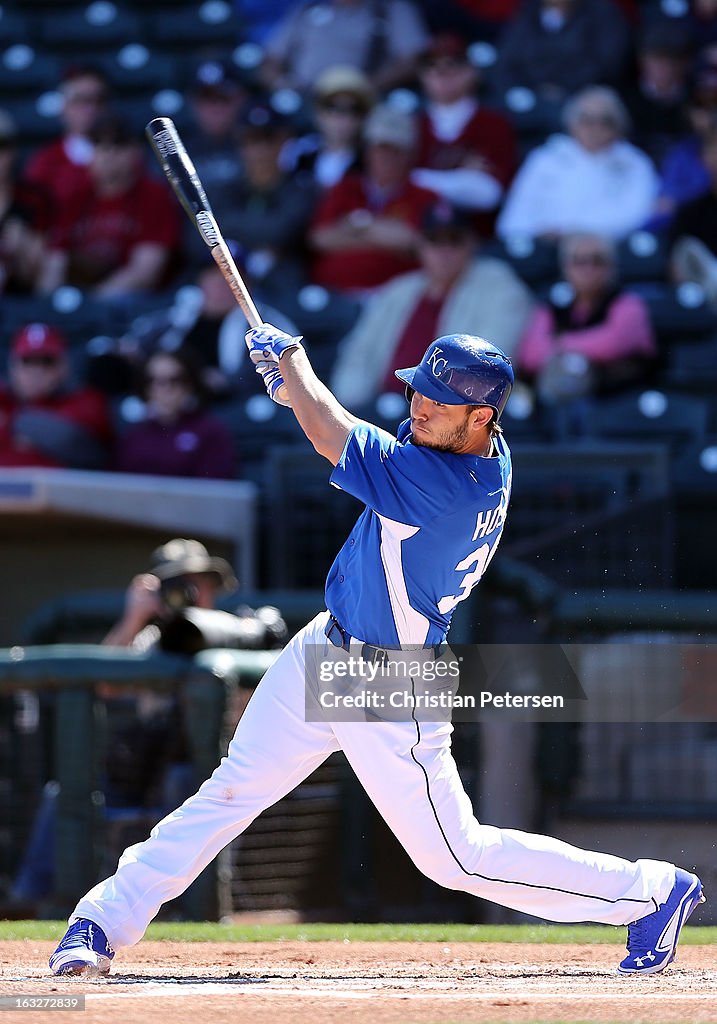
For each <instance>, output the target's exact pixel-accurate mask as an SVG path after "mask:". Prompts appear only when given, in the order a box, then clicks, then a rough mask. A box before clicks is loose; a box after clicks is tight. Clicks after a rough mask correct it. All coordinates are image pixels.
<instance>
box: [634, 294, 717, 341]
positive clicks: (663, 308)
mask: <svg viewBox="0 0 717 1024" xmlns="http://www.w3.org/2000/svg"><path fill="white" fill-rule="evenodd" d="M631 290H632V291H635V292H637V293H638V294H639V295H641V296H642V298H643V299H644V300H645V302H646V303H647V305H648V307H649V310H650V319H651V321H652V326H653V327H654V329H655V332H656V334H657V336H658V339H659V340H660V341H663V342H664V343H666V344H669V343H670V340H671V338H673V337H675V336H677V337H679V338H685V339H686V338H688V337H692V338H697V337H701V336H706V335H708V334H711V333H713V332H714V330H715V327H717V316H716V315H715V313H714V311H713V310H712V309H711V308H710V306H709V305H708V304H707V303H706V302H705V296H704V292H703V291H702V289H701V287H700V286H699V285H698V284H693V283H686V284H682V285H679V286H678V287H676V288H675V287H673V286H672V285H661V284H658V283H656V282H653V283H649V282H648V283H645V284H644V286H643V285H640V283H639V282H634V283H633V284H632V285H631Z"/></svg>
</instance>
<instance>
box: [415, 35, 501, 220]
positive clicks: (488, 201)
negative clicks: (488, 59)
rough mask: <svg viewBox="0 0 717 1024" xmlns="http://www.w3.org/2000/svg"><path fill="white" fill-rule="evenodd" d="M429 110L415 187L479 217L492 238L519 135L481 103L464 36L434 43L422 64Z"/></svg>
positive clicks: (440, 38) (424, 120)
mask: <svg viewBox="0 0 717 1024" xmlns="http://www.w3.org/2000/svg"><path fill="white" fill-rule="evenodd" d="M420 78H421V86H422V88H423V93H424V96H425V100H426V103H425V108H424V110H423V112H422V114H421V117H420V121H419V130H420V145H419V152H418V161H417V162H418V168H417V169H416V170H415V171H414V172H413V174H412V175H411V180H412V181H413V182H414V183H415V184H416V185H421V186H423V188H428V189H431V190H432V191H434V192H437V193H438V194H439V195H440V196H442V197H443V198H444V199H446V200H448V201H449V202H450V203H452V204H453V205H455V206H459V207H461V208H462V209H465V210H471V211H475V212H476V213H478V214H479V216H478V217H477V218H476V228H477V229H478V232H479V233H480V234H482V235H486V236H488V235H492V234H493V217H492V216H490V214H492V213H494V212H495V211H496V210H497V208H498V205H499V203H500V201H501V199H502V198H503V191H504V189H505V188H506V186H507V185H508V184H509V182H510V179H511V178H512V176H513V172H514V171H515V166H516V143H515V134H514V132H513V128H512V127H511V125H510V123H509V121H508V120H507V119H506V118H505V117H504V116H503V115H502V114H500V113H498V111H496V110H490V109H488V108H486V107H485V106H484V105H483V104H482V103H480V102H479V100H478V98H477V96H476V91H477V88H478V70H477V68H475V67H474V65H473V64H471V62H470V60H469V58H468V52H467V49H466V43H465V41H464V40H463V39H461V38H460V36H457V35H454V34H452V33H443V34H441V35H437V36H435V37H434V38H433V40H432V42H431V45H430V47H429V48H428V50H427V51H426V52H425V53H424V54H423V56H422V58H421V63H420Z"/></svg>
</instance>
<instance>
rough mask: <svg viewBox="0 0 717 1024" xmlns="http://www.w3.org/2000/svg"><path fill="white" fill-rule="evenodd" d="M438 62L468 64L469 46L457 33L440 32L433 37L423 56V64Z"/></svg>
mask: <svg viewBox="0 0 717 1024" xmlns="http://www.w3.org/2000/svg"><path fill="white" fill-rule="evenodd" d="M437 60H452V61H457V62H461V63H468V46H467V44H466V41H465V39H463V38H462V37H461V36H459V35H458V34H457V33H456V32H439V33H438V34H437V35H435V36H433V38H432V39H431V41H430V43H429V44H428V47H427V48H426V49H425V50H424V51H423V53H422V54H421V63H422V64H431V63H432V62H433V61H437Z"/></svg>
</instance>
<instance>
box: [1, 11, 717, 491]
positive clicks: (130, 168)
mask: <svg viewBox="0 0 717 1024" xmlns="http://www.w3.org/2000/svg"><path fill="white" fill-rule="evenodd" d="M673 6H674V5H673ZM678 6H679V5H678ZM238 7H239V8H240V9H241V13H242V15H243V17H244V19H245V21H246V26H247V28H246V31H247V40H250V41H252V42H253V43H256V44H257V46H260V47H261V49H260V50H259V51H258V52H260V53H261V60H258V61H256V62H254V64H253V65H252V66H251V67H245V66H240V64H238V63H237V62H235V61H232V60H226V59H224V57H223V56H222V57H221V59H220V58H219V57H218V56H215V55H212V54H208V55H206V59H205V56H204V55H200V59H198V60H197V62H195V66H194V67H193V70H192V73H191V76H190V77H188V78H187V80H186V81H185V82H184V83H181V84H182V85H183V88H184V92H185V96H186V112H187V113H186V117H185V122H186V123H182V125H181V128H182V136H183V138H184V140H185V142H186V145H187V148H188V150H189V152H190V155H191V156H192V158H193V160H194V163H195V165H196V167H197V170H198V172H199V175H200V177H201V179H202V181H203V183H204V186H205V189H206V191H207V193H208V195H209V198H210V200H211V203H212V206H213V208H214V211H215V213H216V216H217V220H218V222H219V224H220V226H221V227H222V230H223V232H224V234H225V236H226V237H227V238H228V239H229V240H230V247H231V249H232V253H233V255H234V257H235V259H236V261H237V264H238V265H239V266H240V268H241V269H242V271H243V273H244V274H245V276H246V278H247V281H248V284H249V287H250V289H251V291H252V293H253V294H254V295H255V298H256V301H257V304H258V306H259V309H260V312H261V314H262V316H263V317H264V318H265V319H266V320H267V321H269V322H272V323H274V324H276V325H277V326H279V327H281V328H282V329H284V330H288V331H290V332H292V333H301V332H302V331H304V332H305V333H306V335H307V337H306V341H307V348H308V351H309V353H310V355H315V356H316V361H317V363H318V367H319V370H320V372H321V374H322V375H323V376H324V377H325V379H326V380H327V382H328V383H329V384H330V385H331V386H332V388H333V389H334V390H335V392H336V394H337V396H338V397H339V399H340V400H341V401H342V402H344V403H345V404H346V405H347V406H348V407H349V408H351V409H352V410H355V411H357V412H361V411H362V410H365V409H366V408H367V407H369V406H370V405H371V403H372V402H375V400H376V398H377V397H378V396H380V395H382V394H384V393H386V392H392V391H398V390H399V388H398V382H397V381H396V379H395V378H394V376H393V371H394V370H395V369H396V368H397V367H400V366H406V365H410V364H412V363H414V362H416V361H417V360H418V359H419V358H420V355H421V354H422V352H423V351H424V349H425V347H426V345H427V344H428V343H429V342H430V341H431V340H432V339H433V338H434V337H437V336H438V335H440V334H443V333H451V332H458V331H466V332H470V333H474V334H481V335H484V336H485V337H487V338H489V339H491V340H492V341H494V342H495V343H497V344H499V345H500V346H501V347H502V348H503V349H504V350H505V351H506V352H507V353H508V354H509V355H510V356H511V358H512V359H513V361H514V364H515V367H516V372H517V376H518V378H519V379H520V381H521V382H522V389H523V394H528V395H529V396H530V399H531V401H533V402H536V403H538V405H544V406H552V405H555V404H556V403H561V402H568V401H572V400H574V399H575V398H576V397H584V396H585V395H590V396H597V397H598V398H599V397H600V396H602V395H604V394H609V393H615V392H617V391H619V390H620V389H624V388H626V387H632V386H635V385H636V384H641V383H646V382H649V381H650V379H651V374H652V373H653V372H654V368H655V366H656V364H657V363H658V362H659V359H660V352H659V346H658V343H657V340H656V335H655V330H654V325H653V324H652V323H651V317H650V311H649V306H648V304H647V303H646V301H645V298H644V295H643V294H641V290H640V288H639V287H637V288H635V287H633V286H632V284H631V283H630V282H625V281H623V280H622V279H621V275H620V261H619V258H618V250H619V247H620V245H621V244H624V243H625V241H626V240H627V239H628V238H630V237H632V236H633V235H634V234H635V233H636V232H639V233H642V234H641V237H642V236H644V237H648V236H649V237H651V238H654V240H655V246H657V247H659V248H660V251H664V253H665V262H664V270H663V277H664V285H665V287H671V286H675V285H678V284H680V283H682V282H694V283H695V284H696V285H698V286H699V287H700V288H701V289H702V290H703V293H704V297H705V301H706V303H707V304H708V305H710V304H711V305H712V307H713V309H714V310H715V311H716V313H717V16H716V15H717V5H716V4H715V3H714V2H713V0H694V2H693V3H692V4H691V5H689V7H688V5H686V4H685V5H684V9H683V8H682V7H680V9H679V11H677V9H676V8H675V10H674V11H672V10H671V9H670V7H669V5H667V6H665V5H663V6H660V5H657V4H637V3H636V2H634V0H523V2H518V0H442V2H441V3H440V4H439V3H436V2H434V0H321V2H308V3H307V2H304V0H301V2H297V0H273V2H271V3H252V2H242V3H240V4H238ZM60 92H61V96H62V112H61V119H62V125H63V134H62V135H61V137H58V138H57V139H54V140H52V141H50V142H49V143H47V144H45V145H41V146H36V147H32V148H31V149H30V151H27V148H26V147H25V148H24V149H23V147H21V146H20V145H19V143H18V140H19V138H20V137H21V134H22V132H21V129H22V126H21V125H18V124H17V123H15V122H14V121H13V119H12V117H11V116H10V114H9V113H7V112H6V111H4V110H0V209H1V210H2V213H1V215H0V290H1V291H2V295H3V297H6V301H7V302H11V301H12V300H13V299H14V298H16V297H18V298H31V297H36V298H37V300H38V308H42V309H43V310H46V309H47V308H48V307H47V304H46V299H47V297H51V296H53V295H56V294H57V293H58V290H60V289H63V288H64V289H67V288H73V289H78V290H79V291H80V292H81V294H82V296H83V297H84V298H85V300H86V301H87V302H89V303H91V304H95V305H104V306H105V307H106V308H107V309H108V310H109V311H110V312H109V317H108V322H109V323H110V324H111V323H112V322H113V320H114V322H115V323H116V324H117V329H116V331H114V332H113V331H112V330H109V331H106V332H105V334H104V335H103V337H102V339H99V340H100V341H101V344H99V343H98V339H97V338H92V339H91V338H89V337H87V338H82V339H80V341H81V353H80V355H81V357H80V358H78V357H77V351H76V350H77V339H74V338H73V339H68V338H67V337H65V336H63V331H62V328H61V326H60V325H58V324H57V323H53V322H52V317H51V316H49V315H46V316H44V317H42V318H40V319H38V318H36V317H31V318H28V321H27V322H25V323H21V324H18V325H16V326H15V329H14V330H13V331H12V332H11V333H9V334H8V336H7V337H6V338H5V339H4V340H5V352H6V357H7V367H6V372H5V381H4V383H3V384H2V387H1V388H0V466H23V465H27V466H70V467H77V468H90V469H91V468H105V469H117V470H120V471H124V472H133V473H157V474H166V475H174V476H177V475H179V476H192V477H213V478H233V477H237V476H241V475H242V473H243V468H242V466H243V456H244V455H245V454H246V453H243V452H241V451H239V450H238V443H237V437H236V433H235V432H233V431H232V429H231V426H230V425H229V424H230V423H231V415H229V414H228V410H229V411H231V410H235V409H237V408H238V407H239V406H241V407H242V408H244V407H245V406H246V403H247V402H251V401H252V400H254V401H256V400H259V401H260V400H261V395H262V394H263V392H262V388H261V382H260V381H259V380H258V379H257V378H256V375H255V374H254V373H253V372H252V371H253V367H252V366H251V364H249V363H248V360H247V358H246V354H245V348H244V344H243V335H244V332H245V330H246V320H245V318H244V316H243V314H242V313H241V311H240V310H239V309H238V307H237V306H236V304H235V302H234V299H233V297H232V294H231V292H230V290H229V288H228V286H227V285H226V283H225V282H224V279H223V278H222V276H221V274H220V272H219V271H218V269H217V268H216V266H215V265H214V263H213V262H212V260H211V257H210V256H209V254H208V250H207V249H206V247H205V246H204V244H203V242H202V240H201V239H200V237H199V236H198V234H197V233H196V231H195V230H194V229H193V227H192V226H191V224H190V223H189V221H188V219H187V218H186V217H185V216H184V214H183V213H182V211H181V208H180V207H179V205H178V203H177V202H176V200H175V199H174V197H173V196H172V194H171V192H170V191H169V189H168V187H167V185H166V183H165V181H164V179H163V177H162V175H161V172H160V171H159V168H158V167H157V165H156V161H154V160H153V159H152V157H151V155H150V152H149V149H148V146H147V144H146V143H145V141H144V139H143V137H142V133H141V131H139V130H138V129H137V126H136V125H135V124H134V123H133V122H132V121H131V120H128V119H127V118H126V116H124V115H123V114H122V113H121V112H120V110H121V104H120V103H119V100H120V99H121V97H119V96H117V95H116V94H114V93H113V91H112V89H111V88H110V83H109V81H108V78H107V77H106V75H105V73H104V72H103V70H102V69H101V67H100V65H97V66H94V65H92V64H91V63H90V62H88V63H87V64H84V65H82V66H80V65H77V64H71V65H68V66H67V67H66V69H65V73H64V76H63V79H62V82H61V85H60ZM516 251H521V252H523V253H525V252H530V251H535V252H536V253H543V254H545V253H546V252H547V253H549V258H550V260H552V263H551V264H550V265H551V266H552V267H553V268H554V269H553V280H552V281H548V282H546V283H545V285H541V287H539V288H535V287H534V286H533V282H532V281H531V280H530V278H529V277H525V276H521V274H520V273H519V272H518V271H517V269H516V266H515V263H514V261H513V262H512V261H511V260H510V259H509V258H507V257H508V255H509V254H511V253H515V252H516ZM555 285H559V286H560V287H558V288H555V287H553V286H555ZM549 286H550V287H549ZM0 301H1V300H0ZM43 302H45V305H42V303H43ZM133 310H134V311H135V312H136V315H132V314H133ZM322 314H323V318H322ZM716 323H717V320H716ZM312 327H316V331H315V333H312Z"/></svg>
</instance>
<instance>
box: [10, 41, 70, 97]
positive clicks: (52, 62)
mask: <svg viewBox="0 0 717 1024" xmlns="http://www.w3.org/2000/svg"><path fill="white" fill-rule="evenodd" d="M60 72H61V65H60V61H59V60H58V59H57V57H55V56H54V55H52V54H49V53H46V52H41V51H38V50H35V49H34V48H33V47H32V46H28V45H27V44H26V43H14V44H13V45H12V46H8V47H7V48H6V49H4V50H3V51H2V53H1V54H0V97H2V98H3V99H4V95H5V94H6V93H9V94H10V95H11V96H19V95H21V94H23V93H26V94H32V95H33V96H35V95H36V94H37V93H40V92H46V91H48V90H51V89H55V88H56V87H57V83H58V82H59V80H60ZM0 102H2V99H0Z"/></svg>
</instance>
